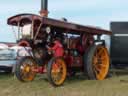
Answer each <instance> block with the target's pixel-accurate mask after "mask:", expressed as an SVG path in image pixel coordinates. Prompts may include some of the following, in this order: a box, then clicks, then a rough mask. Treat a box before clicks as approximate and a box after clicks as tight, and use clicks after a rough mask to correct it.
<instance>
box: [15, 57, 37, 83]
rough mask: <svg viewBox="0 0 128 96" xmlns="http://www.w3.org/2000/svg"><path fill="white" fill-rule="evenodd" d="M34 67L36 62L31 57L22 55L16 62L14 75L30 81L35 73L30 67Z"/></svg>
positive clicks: (23, 80) (24, 80) (21, 79)
mask: <svg viewBox="0 0 128 96" xmlns="http://www.w3.org/2000/svg"><path fill="white" fill-rule="evenodd" d="M36 67H37V64H36V62H35V60H34V59H33V58H32V57H28V56H27V57H22V58H21V59H20V60H19V61H18V62H17V65H16V71H15V75H16V77H17V78H18V80H20V81H22V82H27V81H32V80H33V79H34V77H35V75H36V73H35V72H34V71H32V69H33V68H36Z"/></svg>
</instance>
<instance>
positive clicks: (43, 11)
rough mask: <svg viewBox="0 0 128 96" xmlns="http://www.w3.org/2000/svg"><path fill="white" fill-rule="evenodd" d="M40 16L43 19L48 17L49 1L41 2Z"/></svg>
mask: <svg viewBox="0 0 128 96" xmlns="http://www.w3.org/2000/svg"><path fill="white" fill-rule="evenodd" d="M40 15H41V16H42V17H48V0H41V10H40Z"/></svg>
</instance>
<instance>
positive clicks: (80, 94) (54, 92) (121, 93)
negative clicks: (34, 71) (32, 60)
mask: <svg viewBox="0 0 128 96" xmlns="http://www.w3.org/2000/svg"><path fill="white" fill-rule="evenodd" d="M118 73H121V72H118ZM122 73H123V72H122ZM0 96H128V73H127V74H124V73H123V74H121V75H118V74H117V73H116V75H114V76H113V77H111V78H107V79H106V80H103V81H96V80H87V79H86V78H84V77H83V76H79V75H78V76H75V77H71V78H68V79H67V80H66V81H65V83H64V85H63V86H61V87H57V88H54V87H52V86H51V85H50V84H49V82H48V81H47V79H46V76H45V75H38V76H37V77H36V78H35V80H34V81H32V82H28V83H22V82H20V81H18V80H17V78H16V77H15V76H14V75H9V74H0Z"/></svg>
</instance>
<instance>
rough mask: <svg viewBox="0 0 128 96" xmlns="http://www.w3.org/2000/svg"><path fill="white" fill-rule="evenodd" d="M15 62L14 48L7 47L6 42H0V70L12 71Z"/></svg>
mask: <svg viewBox="0 0 128 96" xmlns="http://www.w3.org/2000/svg"><path fill="white" fill-rule="evenodd" d="M14 64H16V53H15V50H13V49H9V47H8V46H7V45H6V44H0V72H12V70H13V66H14Z"/></svg>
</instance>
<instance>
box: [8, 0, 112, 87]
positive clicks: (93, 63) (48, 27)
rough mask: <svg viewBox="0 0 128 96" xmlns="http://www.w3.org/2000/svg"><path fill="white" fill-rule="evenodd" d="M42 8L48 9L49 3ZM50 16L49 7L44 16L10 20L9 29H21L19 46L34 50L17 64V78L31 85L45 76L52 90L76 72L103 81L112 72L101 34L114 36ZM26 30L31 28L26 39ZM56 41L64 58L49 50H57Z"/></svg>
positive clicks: (42, 11) (43, 11)
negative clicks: (13, 27) (37, 75)
mask: <svg viewBox="0 0 128 96" xmlns="http://www.w3.org/2000/svg"><path fill="white" fill-rule="evenodd" d="M42 1H43V0H42ZM45 1H47V0H45ZM43 4H44V5H47V2H43ZM47 13H48V11H47V10H46V6H45V7H44V6H43V7H42V10H41V16H38V15H35V14H19V15H16V16H13V17H10V18H9V19H8V24H9V25H12V26H17V27H18V37H19V38H18V45H19V46H24V47H25V48H26V47H31V48H32V54H31V53H30V56H25V57H22V58H20V59H19V60H18V62H17V66H16V72H15V73H16V77H17V78H18V79H19V80H20V81H23V82H27V81H32V80H33V79H34V78H35V75H36V74H37V73H41V74H43V73H46V74H47V77H48V80H49V82H50V83H51V84H52V85H53V86H60V85H62V84H63V83H64V81H65V79H66V76H67V75H70V76H71V75H72V74H74V73H76V72H83V73H85V74H86V75H87V76H88V77H89V79H96V80H103V79H104V78H105V77H106V75H107V73H108V70H109V54H108V51H107V49H106V47H105V42H104V40H101V38H100V37H101V35H102V34H107V35H111V32H109V31H106V30H103V29H98V28H94V27H88V26H83V25H78V24H74V23H69V22H67V21H62V20H55V19H50V18H48V17H47ZM26 26H30V27H29V28H30V30H29V31H30V32H29V34H27V35H24V32H23V28H24V27H26ZM27 30H28V27H27ZM94 36H96V37H97V39H94ZM55 40H59V42H60V44H61V45H62V48H63V54H62V55H58V56H56V54H57V53H56V52H55V50H50V48H53V46H55V43H54V42H53V41H55Z"/></svg>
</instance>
